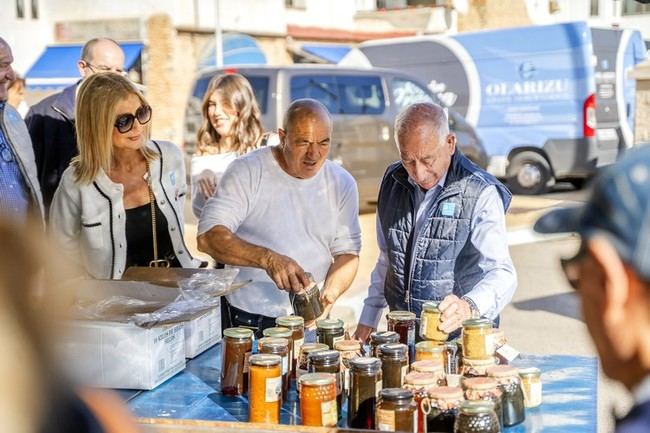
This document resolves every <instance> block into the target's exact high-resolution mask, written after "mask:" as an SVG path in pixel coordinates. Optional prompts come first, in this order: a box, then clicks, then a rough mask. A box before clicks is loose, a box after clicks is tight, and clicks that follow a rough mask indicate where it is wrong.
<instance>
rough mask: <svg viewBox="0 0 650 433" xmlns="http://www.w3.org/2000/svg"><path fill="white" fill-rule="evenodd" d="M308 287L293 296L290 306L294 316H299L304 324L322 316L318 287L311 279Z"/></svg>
mask: <svg viewBox="0 0 650 433" xmlns="http://www.w3.org/2000/svg"><path fill="white" fill-rule="evenodd" d="M310 280H311V282H310V284H309V286H307V287H306V288H305V290H303V291H302V292H300V293H296V294H294V295H293V299H292V302H291V303H292V305H293V311H294V312H295V313H296V315H298V316H301V317H302V318H303V319H304V320H305V321H306V322H309V321H312V320H316V319H318V318H319V317H320V315H321V314H323V304H322V302H321V300H320V290H319V288H318V285H317V284H316V283H315V282H314V280H313V279H311V278H310Z"/></svg>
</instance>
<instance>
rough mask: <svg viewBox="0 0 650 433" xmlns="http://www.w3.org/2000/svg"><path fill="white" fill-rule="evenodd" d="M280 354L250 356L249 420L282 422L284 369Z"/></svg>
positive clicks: (272, 422) (271, 422)
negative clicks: (282, 368)
mask: <svg viewBox="0 0 650 433" xmlns="http://www.w3.org/2000/svg"><path fill="white" fill-rule="evenodd" d="M281 362H282V358H281V357H280V356H279V355H270V354H257V355H252V356H251V357H250V364H251V365H250V381H249V384H248V386H249V388H248V421H249V422H259V423H266V424H279V423H280V406H281V405H282V371H281V367H280V364H281Z"/></svg>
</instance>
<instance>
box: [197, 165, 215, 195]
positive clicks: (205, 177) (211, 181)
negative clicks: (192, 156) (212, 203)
mask: <svg viewBox="0 0 650 433" xmlns="http://www.w3.org/2000/svg"><path fill="white" fill-rule="evenodd" d="M196 186H197V188H198V190H199V192H200V193H201V194H203V196H204V197H205V198H206V200H207V199H209V198H210V197H212V196H213V195H214V193H215V191H216V190H217V175H216V174H214V172H213V171H212V170H208V169H205V170H203V171H202V172H201V174H199V175H198V176H197V177H196Z"/></svg>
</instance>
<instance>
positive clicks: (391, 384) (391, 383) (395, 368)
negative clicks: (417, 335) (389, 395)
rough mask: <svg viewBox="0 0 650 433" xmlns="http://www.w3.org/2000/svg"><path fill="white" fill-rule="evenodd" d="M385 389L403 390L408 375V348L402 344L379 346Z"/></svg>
mask: <svg viewBox="0 0 650 433" xmlns="http://www.w3.org/2000/svg"><path fill="white" fill-rule="evenodd" d="M379 359H381V376H382V387H383V388H401V387H402V385H404V376H406V373H408V368H409V357H408V346H407V345H406V344H402V343H387V344H382V345H381V346H379Z"/></svg>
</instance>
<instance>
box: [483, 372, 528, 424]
mask: <svg viewBox="0 0 650 433" xmlns="http://www.w3.org/2000/svg"><path fill="white" fill-rule="evenodd" d="M487 373H488V376H489V377H492V378H494V379H495V380H496V381H497V382H498V384H499V389H500V390H501V392H502V411H503V425H504V426H506V427H510V426H513V425H517V424H520V423H522V422H524V419H525V418H526V409H525V402H524V393H523V391H522V389H521V381H520V380H519V374H518V371H517V369H516V368H515V367H512V366H509V365H496V366H494V367H490V368H489V369H488V371H487Z"/></svg>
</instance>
